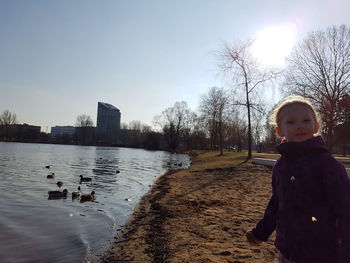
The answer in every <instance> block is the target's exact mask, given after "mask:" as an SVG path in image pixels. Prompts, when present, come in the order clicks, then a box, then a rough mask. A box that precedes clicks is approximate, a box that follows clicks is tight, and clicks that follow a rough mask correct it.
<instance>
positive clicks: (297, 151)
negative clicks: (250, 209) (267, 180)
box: [253, 137, 350, 263]
mask: <svg viewBox="0 0 350 263" xmlns="http://www.w3.org/2000/svg"><path fill="white" fill-rule="evenodd" d="M277 149H278V151H279V152H280V153H281V155H282V156H281V158H280V159H278V160H277V162H276V164H275V166H274V168H273V174H272V197H271V199H270V202H269V204H268V206H267V208H266V210H265V214H264V217H263V219H262V220H260V221H259V222H258V224H257V225H256V227H255V228H254V229H253V234H254V236H255V237H256V238H257V239H259V240H262V241H266V240H267V239H268V237H269V236H270V235H271V233H272V232H273V231H274V230H276V240H275V245H276V247H277V249H278V250H279V251H280V252H281V253H282V254H283V255H284V256H286V257H287V258H290V259H293V260H295V261H297V262H298V263H299V262H300V263H350V180H349V177H348V175H347V173H346V170H345V168H344V166H343V165H342V164H340V163H339V162H338V161H337V160H335V159H334V158H333V157H332V156H331V154H330V153H329V151H328V150H327V148H326V146H325V144H324V142H323V140H322V138H321V137H314V138H312V139H309V140H306V141H303V142H284V143H281V144H280V145H279V146H278V147H277Z"/></svg>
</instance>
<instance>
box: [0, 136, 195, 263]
mask: <svg viewBox="0 0 350 263" xmlns="http://www.w3.org/2000/svg"><path fill="white" fill-rule="evenodd" d="M179 163H182V166H181V168H186V167H188V166H189V164H190V159H189V157H188V156H187V155H182V154H170V153H167V152H163V151H146V150H142V149H130V148H115V147H94V146H72V145H51V144H25V143H5V142H0V179H1V183H0V198H1V203H0V211H1V217H0V233H1V235H0V258H1V262H3V263H4V262H6V263H8V262H16V263H18V262H26V263H27V262H33V263H34V262H35V263H39V262H45V263H46V262H65V263H66V262H89V261H94V260H95V259H98V258H99V257H100V256H101V255H103V253H104V252H105V251H106V250H107V249H108V248H109V247H110V246H111V245H112V244H113V240H114V237H115V236H116V235H117V234H118V233H120V232H121V231H122V228H123V225H124V224H125V222H126V220H127V218H128V217H129V216H130V215H131V214H132V211H133V208H134V207H135V205H136V204H137V203H138V201H139V200H140V198H141V197H142V196H143V195H144V194H145V193H146V192H148V191H149V189H150V187H151V185H152V184H153V183H154V181H155V180H156V179H157V178H158V177H159V176H160V175H162V174H164V173H165V172H166V171H167V170H168V169H169V168H179V165H176V164H179ZM47 165H50V168H49V169H48V168H45V166H47ZM51 172H53V173H55V178H54V179H47V175H48V174H49V173H51ZM80 175H83V176H84V177H90V178H92V181H91V182H83V183H81V184H80V180H79V176H80ZM57 181H62V182H63V186H62V187H61V188H59V187H58V186H57V185H56V182H57ZM78 186H80V187H81V191H82V192H83V193H90V192H91V191H95V192H96V200H95V202H84V203H81V202H80V201H79V199H72V197H71V192H72V191H73V190H75V189H77V187H78ZM63 189H68V196H67V198H62V199H55V200H49V199H48V191H50V190H63Z"/></svg>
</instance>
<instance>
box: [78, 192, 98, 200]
mask: <svg viewBox="0 0 350 263" xmlns="http://www.w3.org/2000/svg"><path fill="white" fill-rule="evenodd" d="M94 200H95V191H92V192H91V193H90V194H83V195H81V196H80V202H81V203H83V202H91V201H94Z"/></svg>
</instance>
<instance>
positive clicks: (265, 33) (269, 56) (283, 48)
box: [252, 23, 298, 66]
mask: <svg viewBox="0 0 350 263" xmlns="http://www.w3.org/2000/svg"><path fill="white" fill-rule="evenodd" d="M297 33H298V30H297V27H296V26H295V25H294V24H292V23H288V24H285V25H281V26H271V27H267V28H264V29H263V30H261V31H259V32H258V33H257V34H256V35H255V38H254V43H253V44H252V53H253V56H255V57H256V59H257V60H258V61H259V62H261V63H262V64H264V65H267V66H283V65H284V62H285V58H286V56H288V55H289V54H290V52H291V51H292V48H293V46H294V42H295V39H296V36H297Z"/></svg>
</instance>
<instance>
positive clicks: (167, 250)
mask: <svg viewBox="0 0 350 263" xmlns="http://www.w3.org/2000/svg"><path fill="white" fill-rule="evenodd" d="M231 155H232V156H231V157H230V158H231V160H229V161H230V164H231V166H227V165H222V166H221V165H220V166H214V167H223V168H209V169H208V168H207V167H204V168H203V167H198V164H203V163H205V164H206V163H209V162H208V160H206V159H205V158H204V159H203V158H202V159H201V158H198V157H194V158H193V163H192V164H191V166H190V168H187V169H182V170H175V171H174V170H171V171H168V172H167V173H165V174H164V175H162V176H160V177H159V178H158V179H157V181H156V182H155V184H154V185H153V187H152V188H151V189H150V190H149V191H148V192H147V193H146V194H145V195H144V196H143V197H142V198H141V199H140V202H139V203H138V205H137V206H136V207H135V209H134V212H133V213H132V215H131V216H130V217H129V219H128V220H127V222H126V224H125V227H124V228H123V231H122V233H121V234H120V235H118V236H116V237H115V240H114V244H113V245H112V247H111V248H110V249H109V250H108V251H107V253H106V254H105V255H104V256H103V257H102V258H101V259H99V261H98V262H118V261H121V262H122V261H128V262H236V263H248V262H250V263H252V262H253V263H258V262H260V263H265V262H266V263H267V262H272V261H274V260H275V259H276V249H275V248H274V245H273V241H272V240H273V239H274V238H273V237H271V238H270V240H269V241H268V242H266V243H264V244H263V245H261V246H259V247H252V246H250V245H249V244H248V242H247V241H246V239H245V232H246V231H247V230H249V229H250V228H251V227H253V226H255V224H256V222H257V221H258V220H259V219H260V218H261V217H262V215H263V212H264V210H265V207H266V205H267V203H268V200H269V198H270V194H271V169H270V168H268V167H265V166H261V165H253V164H251V163H242V156H239V155H237V154H231ZM213 158H216V161H217V160H221V159H220V157H218V156H217V155H215V156H214V157H213ZM234 158H236V160H234ZM232 164H234V165H232Z"/></svg>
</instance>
